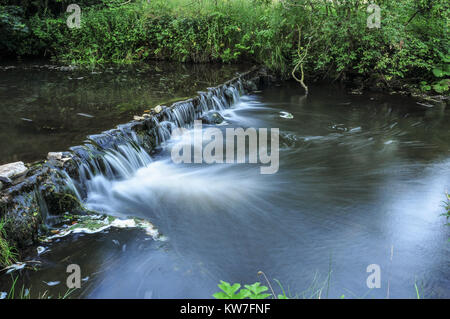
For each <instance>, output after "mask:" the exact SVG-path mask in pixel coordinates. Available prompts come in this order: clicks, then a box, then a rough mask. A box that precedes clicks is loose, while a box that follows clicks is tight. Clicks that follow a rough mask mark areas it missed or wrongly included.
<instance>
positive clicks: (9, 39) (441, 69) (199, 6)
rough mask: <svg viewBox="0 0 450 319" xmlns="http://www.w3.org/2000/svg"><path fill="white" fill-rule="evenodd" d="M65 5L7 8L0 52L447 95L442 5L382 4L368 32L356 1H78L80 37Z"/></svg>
mask: <svg viewBox="0 0 450 319" xmlns="http://www.w3.org/2000/svg"><path fill="white" fill-rule="evenodd" d="M8 4H11V5H14V4H15V1H14V0H10V1H9V2H8ZM67 5H68V3H66V2H64V1H63V2H61V3H58V4H52V5H47V6H46V7H44V4H40V5H39V6H33V5H32V4H30V5H28V6H26V7H22V9H20V10H19V9H17V8H16V9H14V7H12V6H11V7H8V8H9V9H8V10H6V11H5V12H6V17H9V18H10V19H9V20H7V19H6V18H4V19H3V20H0V23H1V26H2V27H3V32H2V34H3V35H2V36H3V47H1V48H0V52H1V53H3V54H9V55H14V56H23V57H26V56H46V57H48V58H51V59H54V60H56V61H60V62H64V63H71V64H77V65H84V66H86V67H93V66H96V65H102V64H108V63H113V64H129V63H135V62H137V61H148V60H152V59H158V60H168V61H177V62H193V63H202V62H218V63H238V62H239V63H242V62H249V63H253V64H260V65H264V66H266V67H267V68H268V69H269V70H271V71H272V72H275V73H278V74H279V75H281V76H283V77H284V78H289V77H292V76H295V77H296V78H298V79H301V77H303V76H304V78H305V79H304V81H305V83H306V84H308V83H314V82H317V81H327V82H335V81H341V82H344V83H348V84H349V85H350V86H352V87H353V88H354V89H355V90H356V91H361V90H364V89H377V90H384V91H389V92H390V91H396V92H407V93H408V94H415V95H421V94H427V95H442V94H447V93H446V92H448V85H449V79H448V77H449V75H450V69H449V65H450V64H449V62H450V56H449V53H448V47H449V39H448V37H445V34H447V33H446V32H447V30H446V28H447V24H446V22H445V21H446V19H448V16H449V6H448V4H447V3H446V2H445V1H433V2H431V1H425V2H424V3H420V4H417V3H416V1H411V0H408V1H401V2H394V1H392V2H383V3H380V4H379V6H380V10H381V11H380V15H381V25H380V27H379V28H376V27H375V28H369V27H368V22H367V21H368V19H369V16H370V13H368V12H367V4H364V3H362V2H359V1H358V2H357V3H356V4H353V3H352V4H349V3H346V2H345V3H341V4H339V3H337V2H323V1H309V2H308V3H306V2H305V3H299V4H296V5H292V4H289V2H287V1H256V0H255V1H250V0H233V1H212V0H202V1H194V2H193V1H189V0H172V1H165V0H155V1H150V2H148V1H144V0H142V1H132V2H125V3H123V2H121V1H114V0H108V1H103V2H101V3H97V2H96V1H94V2H92V1H81V2H79V6H80V8H81V10H82V11H81V12H82V15H81V20H80V28H73V29H70V28H69V27H68V26H67V24H66V22H67V21H66V20H67V19H68V17H69V13H65V10H66V7H67ZM5 21H6V22H5ZM371 21H372V20H371ZM12 29H14V30H15V31H14V32H11V33H9V34H7V35H5V34H4V32H5V31H7V30H12ZM293 71H295V72H293ZM302 73H303V74H302Z"/></svg>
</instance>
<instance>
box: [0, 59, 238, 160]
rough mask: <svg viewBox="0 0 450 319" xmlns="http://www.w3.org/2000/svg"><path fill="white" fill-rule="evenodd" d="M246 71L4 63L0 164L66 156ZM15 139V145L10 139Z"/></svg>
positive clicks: (172, 66)
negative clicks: (148, 112) (102, 134)
mask: <svg viewBox="0 0 450 319" xmlns="http://www.w3.org/2000/svg"><path fill="white" fill-rule="evenodd" d="M244 69H245V67H244V66H225V67H224V66H220V65H209V64H208V65H189V64H170V63H163V62H157V63H152V64H143V65H139V66H138V67H136V66H133V67H123V68H121V69H117V68H115V69H113V68H107V69H104V70H93V71H86V70H77V69H72V68H70V67H58V66H55V65H45V64H42V63H40V62H36V63H29V62H27V63H23V64H20V65H17V64H14V65H9V64H5V63H3V64H2V65H0V165H1V164H5V163H8V162H13V161H24V162H31V161H36V160H41V159H43V158H45V157H46V155H47V153H48V152H49V151H64V150H67V149H68V148H69V147H70V146H73V145H77V144H80V143H81V142H83V140H84V139H85V138H86V136H87V135H89V134H95V133H98V132H101V131H104V130H108V129H110V128H112V127H114V126H115V125H117V124H120V123H125V122H128V121H130V120H132V118H133V115H141V114H142V112H143V111H144V110H146V109H149V108H151V107H154V106H156V105H157V104H160V103H161V104H162V103H167V104H171V102H173V101H174V100H183V99H186V98H187V97H191V96H194V95H196V93H197V91H199V90H205V89H206V88H207V87H209V86H215V85H218V84H220V83H221V82H222V81H223V79H224V78H225V79H227V78H231V77H233V76H234V75H235V73H236V72H237V71H242V70H244ZM12 141H13V142H12Z"/></svg>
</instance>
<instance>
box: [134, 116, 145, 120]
mask: <svg viewBox="0 0 450 319" xmlns="http://www.w3.org/2000/svg"><path fill="white" fill-rule="evenodd" d="M133 120H135V121H143V120H145V117H143V116H139V115H135V116H133Z"/></svg>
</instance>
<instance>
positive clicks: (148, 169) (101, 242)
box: [0, 69, 450, 298]
mask: <svg viewBox="0 0 450 319" xmlns="http://www.w3.org/2000/svg"><path fill="white" fill-rule="evenodd" d="M233 71H235V70H234V69H233ZM196 77H198V78H202V75H201V74H198V75H196ZM3 81H4V79H2V82H3ZM80 81H81V80H80ZM126 81H127V80H125V83H126ZM129 81H131V82H130V85H124V86H123V87H121V88H122V89H123V90H125V91H126V90H127V89H126V88H128V90H129V91H128V93H126V94H125V96H135V95H136V94H135V93H134V92H135V91H134V90H135V86H136V85H137V84H138V83H141V78H140V77H136V78H134V77H131V79H130V80H129ZM190 82H191V79H190V78H189V79H188V80H187V81H186V82H185V84H184V85H185V87H188V89H185V90H184V91H182V92H183V94H181V95H184V94H186V95H188V94H190V93H192V90H193V89H194V88H193V87H189V85H187V84H186V83H190ZM142 85H143V88H142V89H141V90H142V91H139V92H143V91H147V90H148V89H149V87H147V86H145V84H144V83H142ZM149 86H150V85H149ZM195 89H196V90H198V89H197V88H195ZM3 94H5V93H3ZM92 94H94V92H93V93H92ZM140 94H141V93H139V94H137V95H138V96H140ZM94 95H95V94H94ZM162 95H164V94H162ZM179 95H180V94H177V96H179ZM172 97H173V96H172V95H170V94H169V95H167V97H158V98H159V99H160V100H161V101H162V100H164V99H170V98H172ZM99 99H100V98H99ZM94 101H95V100H94ZM33 103H38V102H33ZM100 104H101V103H100ZM108 105H112V106H111V107H112V109H115V107H114V101H113V102H108ZM92 107H93V108H95V107H94V106H92ZM99 112H100V114H103V113H104V112H105V111H104V110H103V109H99ZM219 112H220V113H221V114H222V116H223V117H224V118H225V120H226V124H225V125H219V126H217V127H218V128H220V130H222V131H224V130H226V128H238V127H242V128H249V127H254V128H279V132H280V153H279V169H278V171H277V172H276V173H275V174H268V175H264V174H260V165H259V164H258V165H255V164H205V163H202V164H175V163H174V162H173V161H172V159H171V156H170V146H171V140H168V141H166V142H165V143H164V144H163V148H162V150H161V151H160V152H158V153H157V154H152V156H148V155H147V154H139V150H136V148H133V149H134V151H133V150H131V151H126V152H125V151H124V153H123V154H125V155H124V156H122V157H121V159H119V160H117V157H116V158H114V159H112V158H111V156H110V159H109V161H110V163H113V162H114V163H116V164H117V161H119V162H120V161H122V162H121V164H124V163H128V164H130V163H132V164H130V165H128V166H127V168H126V174H123V175H120V176H119V177H117V176H116V177H111V176H107V175H106V174H97V175H96V176H95V177H93V178H90V179H89V180H88V181H87V182H86V185H87V186H86V194H85V196H83V200H84V202H85V204H86V205H87V206H88V207H89V208H91V209H95V210H97V211H99V212H104V213H108V214H113V215H115V216H119V217H126V216H137V217H143V218H146V219H148V220H150V221H151V222H152V223H153V224H154V225H155V226H156V227H157V228H158V230H159V231H160V232H161V233H162V234H164V235H165V236H166V237H167V240H166V241H158V240H153V239H152V238H149V236H147V235H146V234H145V233H143V232H141V231H139V230H109V231H105V232H102V233H97V234H93V235H86V234H79V235H74V236H71V237H67V238H63V239H60V240H57V241H56V242H54V243H52V244H51V245H49V246H48V248H49V250H48V251H47V252H45V253H43V254H42V255H40V256H36V255H33V254H31V255H30V258H33V259H37V260H39V261H40V262H41V265H40V266H39V267H38V270H37V271H30V270H27V271H24V273H23V275H22V278H21V283H23V284H24V285H25V286H26V287H32V290H34V291H35V292H37V291H41V292H42V291H44V290H48V291H50V292H51V294H52V295H53V296H56V295H58V294H64V292H65V291H67V287H66V286H65V278H66V277H67V275H68V274H67V273H66V266H67V264H71V263H75V264H78V265H80V267H81V272H82V277H83V285H82V289H79V290H77V291H76V292H75V293H74V294H73V295H72V296H73V297H81V298H210V297H211V295H212V294H213V293H214V292H217V291H218V288H217V284H218V283H219V282H220V280H225V281H228V282H232V283H234V282H239V283H242V284H250V283H253V282H255V281H261V282H262V283H263V284H264V283H265V280H264V278H262V277H261V276H258V274H257V273H258V271H263V272H264V273H265V274H266V275H267V277H268V278H269V280H271V281H272V285H273V286H274V289H275V290H276V291H277V292H281V289H280V288H279V286H278V285H277V284H276V283H275V281H274V280H275V279H277V280H279V282H280V283H281V284H282V286H283V288H284V289H285V290H286V292H287V293H288V295H291V296H293V297H294V296H297V297H300V298H301V297H313V298H316V297H318V295H317V292H318V291H320V294H321V295H320V296H321V298H326V297H329V298H339V297H341V296H343V295H344V296H345V298H386V296H389V297H390V298H415V297H416V288H415V285H416V286H417V288H418V290H419V292H420V295H421V296H422V297H425V298H430V297H434V298H450V245H449V242H448V239H449V238H450V227H448V226H446V225H445V223H446V220H445V218H444V217H443V216H440V214H442V213H443V212H444V209H443V207H442V204H443V203H442V202H443V200H444V199H445V191H446V190H449V188H450V130H449V128H450V125H449V123H450V111H449V110H448V109H447V110H446V109H445V108H440V107H434V108H425V109H424V108H423V107H422V106H420V105H418V104H416V103H415V101H414V100H412V99H410V98H407V97H401V96H396V95H387V94H380V93H365V94H363V95H352V94H350V93H348V91H347V90H345V89H343V88H342V87H339V86H333V85H319V86H311V88H310V94H309V96H308V97H305V96H304V95H303V92H302V89H301V87H300V86H299V85H298V84H297V83H295V82H289V81H287V82H283V83H281V84H277V85H275V86H272V87H270V88H268V89H265V90H263V91H257V92H253V93H250V94H246V95H243V96H241V97H240V98H239V100H238V101H237V102H236V103H234V104H233V105H232V106H231V107H230V108H224V109H220V110H219ZM283 112H287V113H283ZM76 113H80V112H78V111H77V112H76ZM82 113H90V114H92V115H96V116H97V114H99V113H95V112H94V111H93V109H86V110H85V112H82ZM286 114H291V115H292V116H287V117H286V116H285V115H286ZM24 116H25V114H24ZM81 120H82V117H80V121H81ZM105 121H106V122H109V121H110V119H108V120H106V119H105ZM69 122H70V121H69ZM111 123H112V122H111ZM16 124H17V123H16ZM11 125H12V124H11ZM73 125H74V126H76V125H75V124H73ZM105 126H107V125H105ZM105 126H99V128H102V129H103V128H105ZM8 128H9V126H8V125H7V126H6V128H5V126H3V124H2V130H3V131H4V132H5V130H7V129H8ZM91 128H92V127H91ZM91 128H90V129H91ZM109 128H111V125H110V127H109ZM192 130H193V129H192V127H191V128H190V130H189V131H188V133H186V134H191V133H192ZM91 133H95V132H92V131H91ZM15 134H22V133H15ZM77 134H78V135H80V134H85V135H86V134H87V133H86V131H85V130H80V131H78V132H76V135H77ZM78 135H77V136H78ZM13 138H14V139H16V138H17V139H19V137H14V136H13ZM48 138H49V137H44V138H42V142H40V143H42V145H45V144H47V143H49V140H48ZM53 138H57V137H53ZM57 139H58V140H59V137H58V138H57ZM75 139H76V138H75ZM73 141H74V140H73V138H71V139H70V143H72V142H73ZM64 143H65V144H64ZM64 143H63V144H57V145H56V146H55V145H49V146H51V147H53V148H52V149H51V150H55V149H54V148H55V147H59V146H61V147H64V146H65V145H66V146H69V145H67V141H66V142H64ZM2 145H3V144H2ZM10 147H11V146H10ZM51 147H50V148H51ZM48 150H50V149H48ZM42 151H44V150H42ZM45 151H47V149H45ZM10 153H11V154H12V153H14V154H17V156H19V155H24V157H25V159H27V158H31V157H32V156H31V155H29V156H30V157H27V155H25V153H23V152H21V151H14V150H8V152H7V155H3V159H11V158H12V157H11V156H10V155H8V154H10ZM34 153H35V154H37V153H39V152H37V153H36V152H34ZM132 157H133V160H132V159H131V158H132ZM136 158H139V159H140V160H139V161H136V160H135V159H136ZM127 161H128V162H127ZM111 165H113V164H111ZM114 165H115V164H114ZM121 166H122V167H124V165H121ZM125 166H126V165H125ZM372 264H376V265H379V266H380V269H381V288H375V289H369V288H368V286H367V283H366V281H367V278H368V276H369V275H370V273H368V272H367V267H368V266H369V265H372ZM6 281H7V280H6V279H5V280H3V284H0V290H2V287H6V284H5V282H6ZM49 282H52V283H55V284H54V285H50V286H49V285H48V283H49Z"/></svg>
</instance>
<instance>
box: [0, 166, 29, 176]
mask: <svg viewBox="0 0 450 319" xmlns="http://www.w3.org/2000/svg"><path fill="white" fill-rule="evenodd" d="M27 171H28V168H27V167H26V166H25V164H24V163H23V162H14V163H9V164H5V165H2V166H0V177H3V178H8V179H13V178H15V177H19V176H22V175H24V174H25V173H26V172H27Z"/></svg>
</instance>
